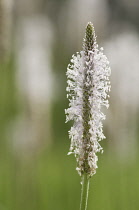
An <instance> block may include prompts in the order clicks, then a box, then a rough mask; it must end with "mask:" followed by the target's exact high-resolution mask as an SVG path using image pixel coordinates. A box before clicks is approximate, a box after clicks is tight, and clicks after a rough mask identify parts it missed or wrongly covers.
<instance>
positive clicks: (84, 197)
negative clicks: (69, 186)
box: [80, 173, 89, 210]
mask: <svg viewBox="0 0 139 210" xmlns="http://www.w3.org/2000/svg"><path fill="white" fill-rule="evenodd" d="M88 192H89V178H88V177H87V174H86V173H84V174H83V177H82V190H81V203H80V210H87V201H88Z"/></svg>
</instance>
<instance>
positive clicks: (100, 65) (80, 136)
mask: <svg viewBox="0 0 139 210" xmlns="http://www.w3.org/2000/svg"><path fill="white" fill-rule="evenodd" d="M110 73H111V71H110V67H109V61H108V60H107V57H106V56H105V55H104V54H103V48H100V49H98V45H97V43H96V36H95V30H94V27H93V24H92V23H91V22H89V23H88V24H87V27H86V32H85V38H84V39H83V49H82V51H80V52H77V53H76V55H73V56H72V59H71V64H69V65H68V67H67V73H66V75H67V79H68V80H67V84H68V86H67V88H66V90H67V92H68V94H67V98H68V99H69V108H68V109H66V110H65V113H66V122H68V121H70V120H72V121H73V126H72V127H71V129H70V131H69V137H70V139H71V145H70V151H69V153H68V154H72V153H73V154H74V155H75V157H76V160H77V168H76V169H77V171H78V173H79V175H82V174H84V173H86V174H87V175H88V177H91V176H92V175H93V174H95V173H96V168H97V161H98V157H97V153H98V152H100V151H101V152H103V149H102V147H101V145H100V144H99V142H100V141H101V140H102V139H104V138H105V136H104V134H103V125H102V120H104V119H105V115H104V114H103V113H102V112H101V107H102V106H106V107H107V108H108V107H109V103H108V100H107V99H108V97H109V96H108V92H109V91H110V81H109V76H110Z"/></svg>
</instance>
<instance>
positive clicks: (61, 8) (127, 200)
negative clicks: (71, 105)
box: [0, 0, 139, 210]
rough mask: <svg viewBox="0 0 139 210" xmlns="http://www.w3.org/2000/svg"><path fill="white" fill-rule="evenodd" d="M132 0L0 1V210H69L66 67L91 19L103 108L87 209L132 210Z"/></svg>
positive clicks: (135, 58)
mask: <svg viewBox="0 0 139 210" xmlns="http://www.w3.org/2000/svg"><path fill="white" fill-rule="evenodd" d="M138 11H139V1H138V0H132V1H131V0H24V1H23V0H0V210H54V209H56V210H65V209H66V210H71V209H72V210H77V209H79V203H80V189H81V184H80V181H81V179H80V177H79V176H78V174H77V172H76V170H75V168H76V161H75V158H74V157H73V156H72V155H71V156H67V153H68V149H69V146H70V141H69V138H68V130H69V129H70V126H71V124H70V123H69V124H65V114H64V109H65V108H67V107H68V101H67V99H66V91H65V89H66V76H65V72H66V68H67V65H68V63H69V62H70V59H71V55H72V54H74V53H75V52H76V51H79V50H81V47H82V39H83V36H84V32H85V26H86V24H87V22H88V21H91V22H93V24H94V26H95V29H96V34H97V41H98V44H99V46H103V47H104V52H105V54H106V55H107V57H108V59H109V61H110V65H111V69H112V76H111V83H112V91H111V97H110V108H109V109H108V110H104V112H105V113H106V115H107V119H106V121H105V122H104V133H105V135H106V136H107V139H106V140H104V141H103V142H102V143H101V145H102V146H103V147H104V154H103V155H101V154H100V155H99V161H98V170H97V173H96V175H94V176H93V178H92V179H91V183H90V194H89V201H88V210H117V209H121V210H131V209H133V210H138V209H139V199H138V196H139V154H138V152H139V149H138V146H139V12H138Z"/></svg>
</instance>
